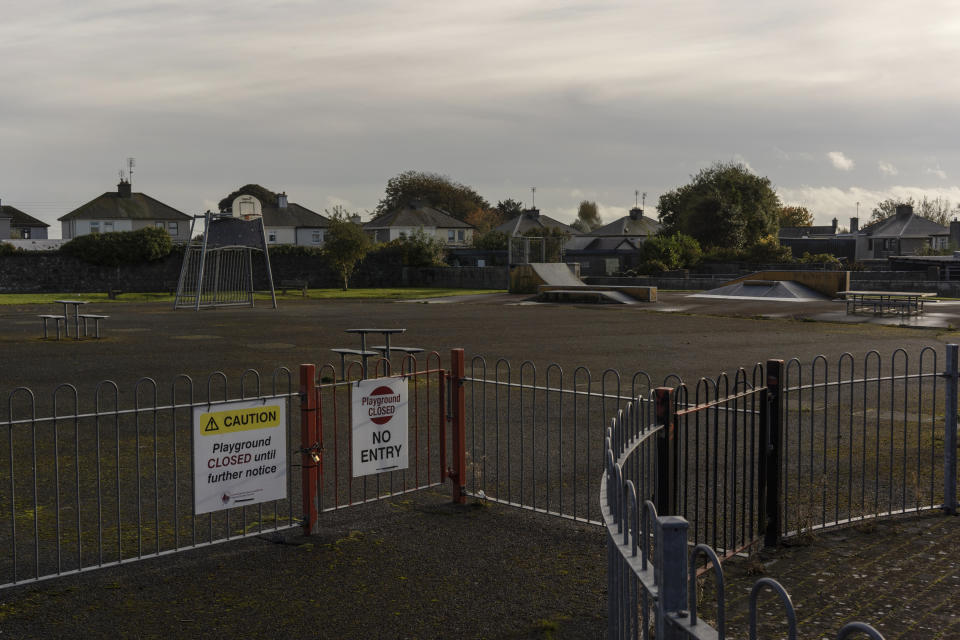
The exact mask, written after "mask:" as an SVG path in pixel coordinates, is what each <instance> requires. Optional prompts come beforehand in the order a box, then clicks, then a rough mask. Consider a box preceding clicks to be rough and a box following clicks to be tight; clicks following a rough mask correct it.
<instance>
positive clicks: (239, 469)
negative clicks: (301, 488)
mask: <svg viewBox="0 0 960 640" xmlns="http://www.w3.org/2000/svg"><path fill="white" fill-rule="evenodd" d="M193 434H194V436H193V459H194V465H193V476H194V483H193V487H194V489H193V504H194V507H193V508H194V513H196V514H197V515H199V514H201V513H210V512H211V511H220V510H222V509H229V508H231V507H243V506H247V505H251V504H257V503H259V502H268V501H270V500H282V499H284V498H286V497H287V405H286V401H284V400H282V399H264V398H260V399H257V400H240V401H237V402H224V403H220V404H212V405H208V406H206V407H194V409H193Z"/></svg>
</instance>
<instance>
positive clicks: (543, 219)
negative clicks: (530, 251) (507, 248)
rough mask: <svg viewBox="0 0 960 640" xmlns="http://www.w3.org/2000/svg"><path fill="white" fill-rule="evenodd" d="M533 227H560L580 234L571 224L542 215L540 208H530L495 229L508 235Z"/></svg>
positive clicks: (576, 234)
mask: <svg viewBox="0 0 960 640" xmlns="http://www.w3.org/2000/svg"><path fill="white" fill-rule="evenodd" d="M531 229H560V230H561V231H566V232H567V233H569V234H570V235H572V236H578V235H580V232H579V231H577V230H576V229H574V228H573V227H571V226H570V225H568V224H564V223H562V222H560V221H559V220H554V219H553V218H551V217H550V216H545V215H541V213H540V210H539V209H528V210H527V211H524V212H523V213H521V214H520V215H519V216H517V217H516V218H513V219H512V220H508V221H507V222H504V223H503V224H502V225H500V226H499V227H494V231H499V232H501V233H505V234H507V235H508V236H513V235H522V234H524V233H526V232H527V231H530V230H531Z"/></svg>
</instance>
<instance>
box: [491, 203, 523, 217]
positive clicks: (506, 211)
mask: <svg viewBox="0 0 960 640" xmlns="http://www.w3.org/2000/svg"><path fill="white" fill-rule="evenodd" d="M496 210H497V211H498V212H499V213H500V216H501V217H502V218H503V219H504V220H509V219H510V218H516V217H517V216H518V215H520V214H521V213H523V204H521V203H519V202H517V201H516V200H513V199H511V198H507V199H506V200H501V201H499V202H497V206H496Z"/></svg>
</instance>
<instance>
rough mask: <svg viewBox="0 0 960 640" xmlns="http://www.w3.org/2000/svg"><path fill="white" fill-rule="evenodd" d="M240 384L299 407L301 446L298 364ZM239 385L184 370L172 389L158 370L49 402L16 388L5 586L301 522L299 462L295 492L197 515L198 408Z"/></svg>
mask: <svg viewBox="0 0 960 640" xmlns="http://www.w3.org/2000/svg"><path fill="white" fill-rule="evenodd" d="M235 384H236V385H237V386H236V392H235V394H236V395H234V396H233V399H249V398H266V399H279V400H280V401H282V402H285V403H287V415H288V424H287V425H286V429H287V434H288V438H287V440H288V442H298V440H294V439H293V438H291V437H290V424H289V416H291V415H293V414H294V411H296V408H295V406H294V407H291V405H296V404H297V396H296V394H295V393H294V392H293V391H292V386H291V384H292V383H291V377H290V372H289V371H288V370H287V369H278V370H277V371H275V372H274V373H273V375H272V376H271V378H270V380H268V381H266V383H265V384H262V383H261V377H260V374H259V373H257V372H256V371H253V370H248V371H246V372H245V373H244V374H243V375H242V376H241V377H240V379H239V381H236V382H235ZM198 387H199V388H198ZM229 387H230V384H229V380H228V379H227V376H226V375H225V374H223V373H214V374H211V375H210V376H209V377H208V378H207V380H206V381H205V382H204V383H202V384H200V385H197V384H195V383H194V381H193V379H192V378H190V377H189V376H186V375H181V376H178V377H177V378H175V379H174V381H173V382H172V384H171V385H170V386H169V388H168V389H164V390H163V391H161V389H160V387H159V386H158V385H157V383H156V382H155V381H154V380H152V379H150V378H143V379H141V380H140V381H138V382H137V383H136V384H135V385H133V386H132V387H127V388H121V387H120V386H118V385H117V384H116V383H114V382H112V381H104V382H101V383H100V384H98V385H96V387H95V388H93V389H91V390H90V391H89V392H81V391H80V390H79V389H78V388H77V387H75V386H73V385H69V384H63V385H60V386H58V387H57V388H56V389H55V390H54V391H53V392H52V394H50V396H49V397H48V398H38V397H37V396H36V395H35V394H34V392H33V391H31V390H30V389H28V388H25V387H20V388H17V389H14V390H13V391H11V392H10V393H9V395H8V399H7V411H6V414H7V416H6V420H5V421H2V422H0V460H2V461H5V462H6V464H4V465H2V466H0V487H2V491H0V548H3V549H5V552H4V553H3V554H2V555H0V588H3V587H9V586H13V585H16V584H22V583H27V582H36V581H38V580H43V579H46V578H52V577H57V576H62V575H69V574H73V573H79V572H83V571H88V570H91V569H96V568H100V567H105V566H111V565H118V564H122V563H126V562H132V561H135V560H140V559H143V558H147V557H154V556H160V555H166V554H169V553H175V552H178V551H184V550H187V549H195V548H198V547H203V546H207V545H211V544H215V543H218V542H224V541H227V540H232V539H237V538H242V537H247V536H253V535H262V534H263V533H266V532H270V531H279V530H282V529H287V528H290V527H294V526H297V524H298V522H297V520H296V516H295V515H294V508H293V505H294V504H295V502H294V501H293V499H292V498H293V494H294V493H295V492H296V491H297V485H296V482H295V478H294V475H293V474H292V473H289V469H288V473H287V477H288V491H287V493H288V498H287V499H286V500H279V501H272V502H268V503H263V504H259V505H256V506H247V507H238V508H232V509H228V510H225V511H220V512H217V513H210V514H205V515H199V516H196V515H194V510H193V498H194V496H193V491H194V472H193V449H192V433H193V429H192V424H191V421H192V411H193V408H194V407H215V406H216V404H217V403H220V402H226V401H228V400H230V399H231V395H230V392H229ZM262 387H266V389H264V388H262ZM164 391H166V393H164ZM161 395H164V396H165V397H163V399H161ZM124 403H125V404H126V406H124ZM41 412H45V413H48V416H47V417H40V414H41ZM291 459H292V456H291Z"/></svg>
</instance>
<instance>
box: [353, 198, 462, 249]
mask: <svg viewBox="0 0 960 640" xmlns="http://www.w3.org/2000/svg"><path fill="white" fill-rule="evenodd" d="M363 230H364V231H366V232H367V234H368V235H369V236H370V237H371V238H372V239H373V240H374V242H390V241H391V240H397V239H399V238H407V237H409V236H412V235H413V234H414V233H416V232H417V231H418V230H420V231H422V232H423V233H425V234H427V235H428V236H433V237H434V238H437V239H438V240H440V241H441V242H443V243H444V244H445V245H446V246H448V247H467V246H470V245H471V244H472V243H473V232H474V227H473V225H471V224H468V223H466V222H464V221H463V220H458V219H456V218H454V217H453V216H451V215H450V214H449V213H447V212H446V211H444V210H443V209H438V208H437V207H433V206H430V205H429V204H427V203H426V202H423V201H422V200H415V201H413V202H411V203H409V204H407V205H406V206H402V207H400V208H398V209H394V210H393V211H389V212H387V213H384V214H382V215H379V216H377V217H376V218H374V219H373V220H371V221H370V222H368V223H366V224H365V225H363Z"/></svg>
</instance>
